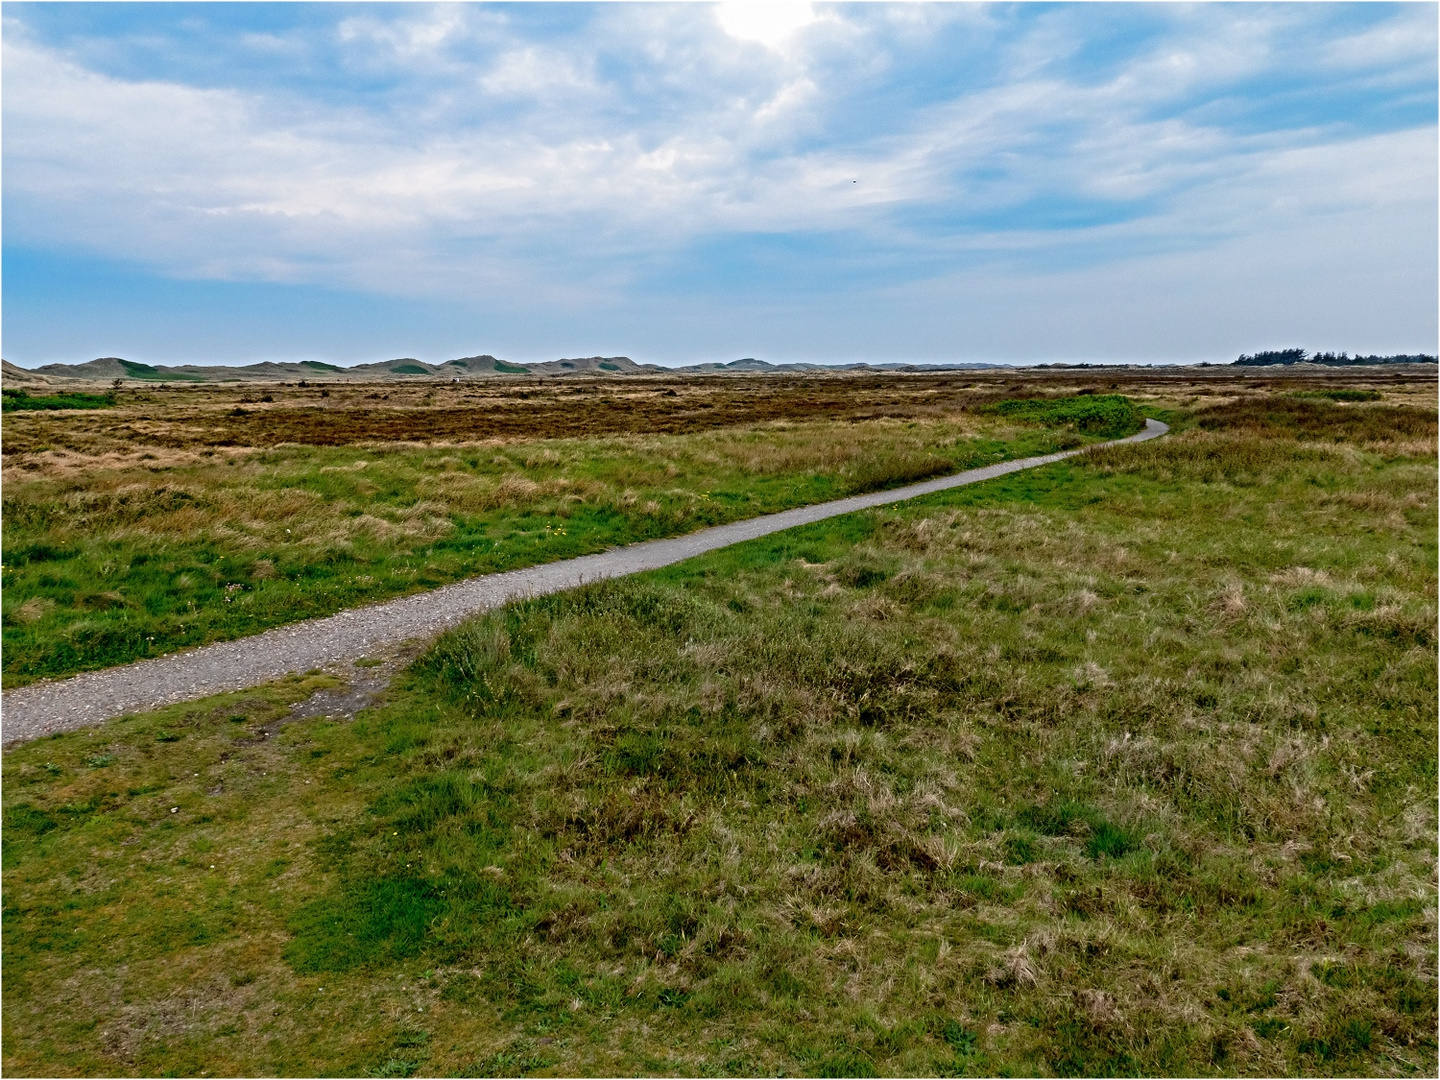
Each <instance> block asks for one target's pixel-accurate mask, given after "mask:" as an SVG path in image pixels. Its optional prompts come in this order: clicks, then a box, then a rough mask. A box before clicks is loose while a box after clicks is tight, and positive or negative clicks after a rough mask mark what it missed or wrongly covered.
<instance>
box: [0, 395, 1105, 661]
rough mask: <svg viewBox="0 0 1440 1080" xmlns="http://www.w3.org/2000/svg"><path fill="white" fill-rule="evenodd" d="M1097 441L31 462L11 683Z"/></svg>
mask: <svg viewBox="0 0 1440 1080" xmlns="http://www.w3.org/2000/svg"><path fill="white" fill-rule="evenodd" d="M1081 438H1082V437H1081V436H1076V435H1073V434H1068V433H1066V432H1065V431H1063V430H1060V431H1054V430H1036V429H1032V428H1025V427H1015V426H1010V425H1006V424H1003V423H997V422H995V421H991V420H977V419H975V418H971V417H957V418H955V419H954V420H949V421H935V420H927V421H918V422H914V421H899V420H877V421H866V422H862V423H856V424H850V425H837V424H813V423H812V424H786V425H773V426H766V427H760V428H750V429H726V430H721V431H713V432H707V433H704V434H699V435H680V436H656V437H648V438H641V437H631V438H608V439H571V440H548V441H537V442H530V443H518V444H508V445H489V446H457V447H433V448H432V447H417V446H413V445H407V444H401V445H398V446H396V445H389V446H368V447H343V448H315V447H282V448H279V449H275V450H269V451H264V452H252V453H247V454H243V455H236V456H233V457H231V456H221V455H219V454H215V453H214V452H211V454H210V455H209V457H208V458H207V457H197V456H195V455H186V456H185V457H184V458H182V459H180V460H179V461H176V462H167V461H164V460H161V459H159V458H158V457H157V458H156V459H155V463H154V464H153V465H151V466H149V467H145V465H144V463H143V462H142V463H141V466H140V467H136V466H134V465H131V466H128V467H124V468H112V469H106V468H94V469H90V470H86V471H83V472H80V473H78V474H66V475H62V476H59V477H47V478H36V479H27V478H25V477H24V475H23V474H22V475H21V476H19V477H15V478H13V479H7V483H6V485H5V492H4V546H3V555H4V559H3V573H4V577H3V581H4V589H3V613H4V633H5V650H4V666H3V670H4V679H5V685H6V686H15V685H20V684H23V683H25V682H28V681H31V680H34V679H36V678H40V677H45V676H59V675H67V674H70V673H73V672H76V671H82V670H86V669H91V668H97V667H105V666H109V665H113V664H120V663H125V662H128V661H132V660H136V659H140V658H143V657H146V656H153V655H160V654H163V653H167V652H172V651H174V650H176V649H179V648H182V647H185V646H192V645H199V644H203V643H205V642H208V641H215V640H223V639H227V638H234V637H239V636H242V635H245V634H252V633H256V632H258V631H261V630H264V629H267V628H269V627H272V626H276V625H280V624H283V623H286V622H292V621H295V620H297V619H303V618H310V617H315V616H322V615H329V614H333V613H334V612H336V611H339V610H342V609H344V608H347V607H353V606H356V605H359V604H364V603H369V602H373V601H376V600H382V599H385V598H388V597H393V596H397V595H401V594H404V593H408V592H413V591H416V590H418V589H426V588H433V587H435V586H437V585H442V584H445V583H447V582H451V581H455V580H458V579H460V578H463V577H467V576H470V575H474V574H483V573H489V572H495V571H501V570H507V569H512V568H514V567H519V566H526V565H532V564H535V563H540V562H548V561H551V560H555V559H563V558H569V557H572V556H576V555H584V554H588V553H591V552H595V551H601V550H604V549H605V548H608V547H611V546H614V545H617V544H625V543H630V542H633V541H637V540H646V539H651V538H654V537H661V536H671V535H675V534H677V533H684V532H689V531H692V530H694V529H698V528H703V527H705V526H707V525H715V524H721V523H724V522H727V521H733V520H736V519H737V518H745V517H753V516H756V515H759V514H765V513H771V512H774V511H778V510H784V509H787V508H789V507H793V506H799V505H804V504H807V503H814V502H822V501H824V500H826V499H832V498H837V497H840V496H843V495H848V494H853V493H856V492H862V491H871V490H875V489H877V488H884V487H891V486H895V485H897V484H902V483H906V482H910V481H914V480H919V479H924V478H926V477H929V476H935V475H939V474H943V473H947V472H953V471H955V470H958V469H963V468H969V467H973V466H976V465H982V464H988V463H991V462H994V461H999V460H1003V459H1008V458H1013V457H1023V456H1027V455H1030V454H1037V453H1045V452H1048V451H1052V450H1054V449H1056V448H1057V447H1060V446H1065V445H1076V444H1078V443H1079V442H1080V441H1081Z"/></svg>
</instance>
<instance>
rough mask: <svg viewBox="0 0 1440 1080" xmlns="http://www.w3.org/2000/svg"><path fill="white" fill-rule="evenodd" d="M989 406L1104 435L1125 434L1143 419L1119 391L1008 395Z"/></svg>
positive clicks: (1004, 413)
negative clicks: (1005, 399) (1114, 392)
mask: <svg viewBox="0 0 1440 1080" xmlns="http://www.w3.org/2000/svg"><path fill="white" fill-rule="evenodd" d="M990 408H991V409H993V410H994V411H995V412H997V413H999V414H1000V415H1001V416H1006V417H1009V418H1011V419H1014V420H1023V421H1027V422H1029V423H1033V424H1043V425H1044V426H1046V427H1061V428H1069V429H1070V430H1073V431H1080V432H1084V433H1085V434H1087V435H1098V436H1102V437H1104V438H1108V439H1118V438H1120V437H1121V436H1124V435H1129V434H1130V433H1131V432H1133V431H1136V430H1138V429H1139V428H1140V426H1141V425H1142V423H1143V422H1144V418H1143V417H1142V416H1141V415H1140V412H1139V410H1138V409H1137V408H1136V407H1135V403H1134V402H1132V401H1131V400H1130V399H1129V398H1127V397H1125V396H1123V395H1121V394H1095V395H1093V396H1083V397H1063V398H1025V399H1020V400H1014V399H1012V400H1009V401H1000V402H997V403H996V404H994V405H992V406H990Z"/></svg>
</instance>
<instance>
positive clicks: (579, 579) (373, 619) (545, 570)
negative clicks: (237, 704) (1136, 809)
mask: <svg viewBox="0 0 1440 1080" xmlns="http://www.w3.org/2000/svg"><path fill="white" fill-rule="evenodd" d="M1168 430H1169V428H1168V427H1167V426H1166V425H1165V424H1162V423H1160V422H1159V421H1158V420H1146V421H1145V430H1143V431H1141V432H1139V433H1138V434H1135V435H1131V436H1130V437H1129V438H1128V439H1120V440H1117V441H1118V442H1143V441H1145V440H1146V439H1153V438H1155V437H1157V436H1159V435H1163V434H1165V432H1166V431H1168ZM1107 445H1108V444H1107ZM1084 452H1085V451H1084V450H1067V451H1065V452H1063V453H1058V454H1046V455H1044V456H1041V457H1030V458H1020V459H1018V460H1016V461H1004V462H1000V463H999V464H996V465H987V466H985V467H984V468H981V469H971V470H969V471H968V472H962V473H957V474H955V475H954V476H946V477H942V478H940V479H938V480H927V481H925V482H923V483H919V484H911V485H909V486H908V487H902V488H893V489H891V490H889V491H876V492H871V493H870V494H868V495H853V496H851V497H850V498H846V499H836V500H835V501H833V502H827V503H819V504H817V505H815V506H802V507H797V508H796V509H794V510H786V511H784V512H782V513H779V514H770V515H767V516H765V517H759V518H751V519H749V520H747V521H735V522H732V523H730V524H729V525H717V526H715V527H714V528H710V529H702V530H701V531H699V532H694V533H690V534H689V535H688V536H676V537H672V538H670V539H668V540H649V541H646V542H644V543H640V544H631V545H629V546H627V547H621V548H614V549H612V550H610V551H604V552H601V553H599V554H597V555H584V556H581V557H580V558H578V559H566V560H564V561H562V562H553V563H546V564H544V565H541V566H530V567H526V568H525V569H523V570H511V571H508V572H506V573H503V574H489V575H486V576H484V577H477V578H471V579H470V580H469V581H460V582H457V583H455V584H454V585H447V586H445V587H443V588H440V589H435V590H434V591H432V592H427V593H419V594H417V595H415V596H406V597H402V598H401V599H399V600H390V601H387V602H385V603H383V604H375V605H373V606H371V607H364V608H356V609H354V610H351V611H342V612H341V613H340V614H338V615H332V616H330V617H329V618H325V619H312V620H310V621H308V622H301V623H295V624H294V625H292V626H282V627H277V628H276V629H274V630H267V631H266V632H265V633H263V634H256V635H255V636H254V637H247V638H241V639H239V640H238V641H222V642H218V643H216V644H214V645H206V646H203V647H201V648H198V649H191V650H187V651H185V652H178V653H172V654H171V655H169V656H162V657H158V658H156V659H154V660H142V661H140V662H139V663H135V664H127V665H125V666H123V667H117V668H109V669H106V670H104V671H92V672H87V673H85V674H83V675H77V676H75V677H74V678H70V679H65V680H60V681H50V682H39V683H34V684H32V685H30V686H25V687H21V688H20V689H17V690H11V691H10V692H8V693H6V694H4V695H3V698H0V737H3V741H4V743H5V745H7V746H9V745H12V744H14V743H20V742H25V741H27V740H30V739H36V738H39V737H40V736H42V735H49V734H52V733H54V732H57V731H73V730H75V729H76V728H82V727H87V726H89V725H92V724H97V723H100V722H102V721H104V720H108V719H111V718H112V717H116V716H123V715H126V714H127V713H134V712H141V711H144V710H147V709H156V708H159V707H160V706H162V705H171V704H174V703H176V702H180V701H190V700H194V699H195V698H201V697H207V696H209V695H210V694H218V693H223V692H225V691H228V690H243V689H245V688H246V687H250V686H257V685H259V684H260V683H265V682H270V681H271V680H273V679H279V678H283V677H284V676H285V675H287V674H289V673H291V672H303V671H310V670H312V669H315V668H320V669H330V670H335V671H337V672H339V671H344V672H345V673H347V677H348V678H353V677H354V675H355V669H354V668H353V662H354V660H355V659H356V658H357V657H366V656H380V655H390V654H393V653H394V652H395V650H396V649H397V647H398V646H401V645H402V644H403V643H405V642H412V641H416V640H424V639H428V638H431V637H434V636H435V635H436V634H438V633H440V632H441V631H444V630H447V629H449V628H450V627H452V626H455V625H456V624H457V623H459V622H461V621H463V620H464V619H467V618H469V617H470V616H471V615H474V614H476V613H477V612H481V611H488V610H490V609H491V608H496V607H500V606H502V605H504V604H507V603H509V602H511V601H512V600H519V599H523V598H525V597H529V596H542V595H545V594H547V593H554V592H561V591H563V590H565V589H572V588H575V587H576V586H577V585H584V584H586V583H589V582H593V581H599V580H601V579H603V578H612V577H624V576H625V575H627V574H637V573H640V572H642V571H645V570H655V569H658V568H660V567H662V566H669V565H670V564H672V563H677V562H681V561H683V560H685V559H689V558H692V557H693V556H696V555H701V554H704V553H705V552H707V551H714V550H716V549H717V548H723V547H728V546H730V545H731V544H738V543H741V542H742V541H745V540H754V539H756V538H757V537H761V536H768V535H770V534H771V533H776V532H781V531H782V530H785V529H793V528H795V527H796V526H798V525H809V524H811V523H812V522H816V521H823V520H825V519H826V518H831V517H837V516H839V515H840V514H850V513H854V512H855V511H857V510H866V509H869V508H870V507H873V506H884V505H887V504H889V503H895V502H902V501H904V500H905V499H913V498H915V497H916V496H919V495H929V494H931V493H932V492H936V491H945V490H947V489H949V488H954V487H962V486H964V485H966V484H975V483H979V482H980V481H982V480H993V479H994V478H996V477H998V476H1005V475H1006V474H1008V473H1012V472H1019V471H1021V470H1023V469H1033V468H1035V467H1036V466H1039V465H1049V464H1051V463H1053V462H1056V461H1061V460H1063V459H1064V458H1068V457H1072V456H1074V455H1075V454H1082V453H1084ZM388 667H389V665H387V668H388Z"/></svg>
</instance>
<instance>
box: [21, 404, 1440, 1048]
mask: <svg viewBox="0 0 1440 1080" xmlns="http://www.w3.org/2000/svg"><path fill="white" fill-rule="evenodd" d="M1356 385H1357V388H1360V389H1366V388H1372V389H1373V387H1367V386H1365V385H1360V384H1356ZM1081 388H1083V387H1081ZM1303 388H1304V387H1301V386H1297V385H1295V384H1287V385H1285V386H1282V387H1277V388H1276V391H1277V392H1274V393H1271V392H1270V391H1269V390H1268V389H1266V388H1264V387H1256V388H1254V389H1250V390H1248V391H1245V392H1241V391H1240V389H1239V388H1234V389H1232V392H1230V393H1228V394H1226V395H1223V396H1218V395H1217V399H1211V400H1203V399H1202V400H1200V401H1194V400H1189V401H1187V400H1186V399H1185V398H1181V397H1178V395H1177V394H1176V393H1175V392H1174V390H1172V391H1171V392H1170V399H1169V400H1170V401H1171V404H1172V406H1173V409H1172V411H1171V412H1170V413H1168V414H1167V415H1166V418H1167V419H1169V420H1171V421H1172V422H1173V423H1174V430H1173V432H1172V434H1171V435H1169V436H1167V437H1166V438H1164V439H1161V440H1157V441H1155V442H1150V443H1145V444H1142V445H1136V446H1125V447H1117V448H1114V449H1107V450H1103V451H1099V452H1096V453H1093V454H1090V455H1086V456H1083V457H1080V458H1075V459H1071V460H1070V461H1067V462H1065V463H1062V464H1058V465H1052V466H1047V467H1045V468H1043V469H1039V470H1035V471H1033V472H1027V473H1021V474H1015V475H1012V476H1009V477H1006V478H1004V479H1001V480H997V481H991V482H987V483H985V484H981V485H977V486H975V487H970V488H962V489H957V490H955V491H951V492H946V493H943V494H938V495H934V496H929V497H926V498H924V499H920V500H916V501H914V502H911V503H906V504H903V505H899V506H895V507H890V508H885V509H881V510H875V511H868V512H865V513H861V514H855V515H851V516H849V517H845V518H838V519H835V520H833V521H830V522H826V523H822V524H820V525H815V526H810V527H807V528H804V529H800V530H794V531H792V532H789V533H784V534H778V535H776V536H773V537H769V538H766V539H764V540H759V541H755V542H752V543H749V544H745V545H741V546H737V547H735V548H732V549H728V550H726V551H723V552H718V553H714V554H711V555H708V556H705V557H703V558H700V559H696V560H693V561H692V562H689V563H686V564H682V565H680V566H677V567H673V568H670V569H668V570H665V571H660V572H655V573H651V574H646V575H641V576H638V577H635V578H631V579H627V580H624V581H618V582H612V583H606V584H601V585H597V586H592V587H588V588H585V589H581V590H578V591H575V592H573V593H568V594H564V595H559V596H554V597H548V598H543V599H536V600H532V601H528V602H524V603H520V604H516V605H513V606H511V607H509V608H506V609H504V610H501V611H497V612H494V613H491V614H489V615H487V616H484V617H481V618H477V619H475V620H473V621H472V622H470V623H468V624H466V625H465V626H463V627H461V628H460V629H458V630H456V631H454V632H452V633H450V634H447V635H446V636H444V637H443V638H441V639H440V640H439V641H438V642H437V643H435V644H434V645H433V647H431V648H429V649H428V651H426V652H425V653H424V654H423V655H422V656H420V657H419V659H418V660H417V661H416V662H415V663H414V664H413V666H411V667H410V668H409V669H408V671H406V672H405V673H404V674H402V675H401V676H400V677H399V678H398V679H397V680H396V682H395V683H393V684H392V686H391V688H390V690H389V692H388V694H387V695H386V696H385V698H384V699H383V700H381V701H380V702H378V703H376V704H375V705H374V706H372V707H370V708H367V709H364V710H362V711H360V712H359V713H358V715H356V716H354V717H351V716H348V715H344V714H343V713H336V714H334V715H331V716H330V717H328V718H327V717H323V716H318V717H317V716H315V715H314V710H313V709H311V710H304V709H302V710H299V711H296V712H292V711H291V709H290V706H291V704H292V703H295V702H302V701H305V700H306V699H307V698H309V697H310V695H312V694H313V693H315V692H316V691H318V690H322V689H325V688H327V687H330V688H333V687H335V684H336V683H337V682H338V681H340V677H338V676H336V675H334V674H315V675H310V676H296V677H294V678H292V679H290V680H287V681H285V682H283V683H279V684H275V685H272V686H269V687H264V688H260V689H257V690H254V691H250V692H246V693H242V694H232V695H227V696H225V697H222V698H215V699H210V700H207V701H204V702H198V703H195V704H191V705H183V706H174V707H171V708H169V709H166V710H162V711H160V712H157V713H153V714H148V715H144V716H137V717H132V718H127V719H124V720H120V721H115V722H111V723H109V724H106V725H104V726H103V727H101V728H97V729H95V730H91V731H83V732H75V733H71V734H66V735H61V736H56V737H53V738H49V739H45V740H42V741H39V742H36V743H32V744H28V745H24V746H20V747H18V748H15V749H12V750H11V751H9V752H8V753H7V755H6V757H5V764H4V779H5V784H4V789H3V793H4V814H5V829H4V841H5V859H4V904H5V912H4V914H5V918H4V923H3V932H4V974H5V979H4V986H3V992H4V1004H5V1009H4V1014H3V1022H4V1036H5V1037H4V1043H3V1055H4V1067H5V1070H6V1072H7V1073H8V1074H10V1075H70V1074H87V1073H88V1074H101V1073H103V1074H148V1075H155V1074H160V1073H167V1072H168V1073H172V1074H185V1075H198V1074H200V1073H201V1072H209V1073H212V1074H236V1075H241V1074H244V1075H248V1074H259V1073H266V1074H320V1073H325V1074H350V1075H356V1074H360V1075H367V1074H368V1075H375V1076H402V1075H411V1074H425V1075H461V1076H465V1075H470V1076H476V1075H519V1074H568V1075H577V1074H596V1073H601V1074H622V1073H624V1074H632V1073H662V1072H663V1073H678V1074H688V1075H727V1074H757V1073H776V1074H791V1075H793V1074H801V1075H852V1076H854V1075H884V1074H906V1075H915V1074H936V1073H939V1074H947V1075H971V1074H973V1075H994V1074H1033V1075H1050V1074H1060V1075H1081V1074H1088V1075H1118V1074H1179V1075H1234V1074H1255V1075H1280V1074H1309V1075H1340V1074H1363V1075H1414V1074H1423V1075H1434V1074H1435V1072H1436V1068H1437V1048H1436V1039H1435V1031H1436V1023H1437V997H1436V934H1437V923H1436V893H1435V872H1436V856H1437V852H1436V828H1437V822H1436V791H1437V779H1436V754H1437V746H1436V728H1435V715H1436V709H1437V688H1436V663H1435V660H1436V643H1435V625H1436V571H1435V566H1436V525H1437V521H1436V463H1435V451H1436V446H1435V430H1436V429H1435V411H1434V408H1433V405H1432V406H1430V407H1419V406H1417V405H1414V404H1404V403H1401V404H1395V403H1394V402H1393V401H1390V400H1383V399H1382V401H1380V402H1363V401H1362V402H1349V401H1343V400H1342V401H1338V402H1336V401H1331V400H1328V399H1325V398H1314V397H1303V398H1302V397H1296V396H1294V395H1293V394H1291V393H1290V391H1292V390H1294V389H1303ZM1312 388H1313V387H1312ZM1071 389H1074V387H1072V388H1071ZM1101 389H1102V390H1103V389H1107V388H1105V387H1101ZM1380 389H1381V390H1382V393H1383V394H1384V395H1385V398H1387V399H1388V398H1390V396H1391V394H1390V392H1389V391H1388V390H1385V389H1384V387H1381V388H1380ZM1413 389H1414V388H1411V390H1413ZM1407 392H1410V390H1407ZM1430 392H1431V393H1432V394H1433V384H1432V386H1431V391H1430ZM1127 393H1131V394H1135V395H1137V396H1138V395H1139V393H1140V391H1139V390H1138V389H1137V388H1129V389H1128V390H1127ZM1001 396H1003V395H1001ZM1157 396H1158V395H1157ZM998 400H999V397H998V396H996V397H991V398H990V399H988V400H987V401H985V402H980V403H979V404H980V405H981V406H983V408H981V409H977V410H976V412H975V415H976V416H977V417H982V418H983V417H985V416H993V415H994V413H991V412H986V411H984V410H985V409H988V408H990V407H991V406H993V405H994V403H995V402H996V401H998ZM1412 400H1413V399H1412ZM1147 411H1151V414H1152V415H1153V411H1152V410H1148V409H1147ZM964 415H967V416H968V415H969V414H968V413H966V414H964ZM843 430H850V429H849V428H848V426H847V427H845V428H843ZM48 467H49V466H47V468H48ZM7 496H8V492H7ZM7 528H8V524H7ZM307 713H308V715H307Z"/></svg>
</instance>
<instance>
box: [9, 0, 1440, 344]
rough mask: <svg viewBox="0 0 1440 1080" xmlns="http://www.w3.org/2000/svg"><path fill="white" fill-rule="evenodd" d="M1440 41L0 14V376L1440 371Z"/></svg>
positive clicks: (125, 8)
mask: <svg viewBox="0 0 1440 1080" xmlns="http://www.w3.org/2000/svg"><path fill="white" fill-rule="evenodd" d="M1436 16H1437V10H1436V6H1435V5H1434V4H1398V5H1387V4H1353V5H1351V4H1316V5H1311V4H1279V5H1273V6H1271V5H1250V4H1212V5H1193V6H1192V5H1178V4H1176V5H1171V4H1159V5H1153V6H1151V5H1139V4H1134V5H1132V4H1122V5H1109V4H1078V5H1064V4H1058V5H1052V4H1021V5H1000V6H987V5H969V4H937V5H920V4H896V5H890V4H856V5H843V4H842V5H829V4H813V5H812V4H744V3H741V4H718V5H715V4H598V5H586V4H474V5H470V4H440V5H426V4H393V5H370V4H358V5H348V4H318V5H306V4H138V3H126V4H94V5H91V4H69V3H62V4H31V3H6V4H5V5H4V7H3V18H4V36H3V46H4V67H3V121H4V129H3V138H4V144H3V158H4V160H3V165H4V237H3V243H4V251H3V269H4V277H3V300H4V316H5V319H4V326H3V330H4V338H3V349H4V355H5V357H6V358H7V359H8V360H10V361H12V362H16V363H20V364H22V365H35V364H41V363H48V362H52V361H71V362H73V361H81V360H86V359H90V358H92V357H95V356H102V355H118V356H123V357H127V358H131V359H137V360H142V361H149V362H154V363H182V362H190V363H207V362H212V363H234V362H249V361H256V360H285V359H322V360H329V361H333V362H338V363H357V362H364V361H370V360H377V359H387V358H391V357H395V356H416V357H420V358H422V359H427V360H431V361H440V360H445V359H449V358H451V357H454V356H461V355H471V354H474V353H478V352H489V353H493V354H495V355H498V356H501V357H505V358H508V359H518V360H544V359H553V358H555V357H557V356H562V355H563V356H575V355H594V354H597V353H599V354H605V355H613V354H622V353H623V354H625V355H629V356H632V357H634V358H635V359H637V360H641V361H648V362H653V363H661V364H676V363H689V362H695V361H702V360H730V359H734V358H736V357H740V356H757V357H762V358H765V359H769V360H774V361H786V360H810V361H819V362H848V361H853V360H871V361H895V360H900V361H921V362H937V361H952V360H983V361H999V362H1015V363H1029V362H1047V361H1057V360H1084V361H1107V360H1115V361H1138V362H1156V361H1158V362H1169V361H1180V362H1187V361H1199V360H1230V359H1233V358H1234V356H1235V355H1236V354H1237V353H1239V352H1241V351H1247V352H1248V351H1253V350H1256V349H1262V348H1270V347H1283V346H1289V345H1292V344H1293V345H1301V346H1305V347H1309V348H1315V349H1322V348H1323V349H1336V350H1339V349H1345V350H1349V351H1351V352H1357V351H1358V352H1400V351H1404V352H1413V351H1427V352H1434V351H1435V350H1436V341H1437V332H1440V331H1437V314H1436V295H1437V288H1440V280H1437V259H1440V255H1437V241H1436V236H1437V198H1436V191H1437V95H1436V81H1437V70H1436V68H1437V34H1436V27H1437V18H1436Z"/></svg>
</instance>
